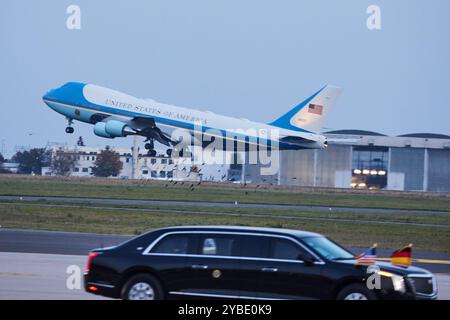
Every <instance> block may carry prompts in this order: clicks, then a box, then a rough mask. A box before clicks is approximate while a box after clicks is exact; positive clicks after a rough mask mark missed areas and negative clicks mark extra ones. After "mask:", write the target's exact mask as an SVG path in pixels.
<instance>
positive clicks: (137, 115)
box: [43, 82, 341, 156]
mask: <svg viewBox="0 0 450 320" xmlns="http://www.w3.org/2000/svg"><path fill="white" fill-rule="evenodd" d="M340 93H341V88H339V87H336V86H330V85H327V86H325V87H323V88H321V89H320V90H319V91H317V92H316V93H314V94H313V95H312V96H310V97H309V98H307V99H306V100H304V101H303V102H301V103H300V104H298V105H296V106H295V107H294V108H292V109H290V110H289V111H287V112H286V113H285V114H283V115H282V116H280V117H279V118H278V119H276V120H274V121H272V122H270V123H258V122H253V121H250V120H247V119H243V118H232V117H228V116H223V115H218V114H215V113H213V112H211V111H200V110H195V109H188V108H181V107H177V106H172V105H168V104H163V103H159V102H156V101H154V100H151V99H139V98H136V97H133V96H130V95H127V94H125V93H121V92H119V91H115V90H112V89H108V88H104V87H101V86H97V85H94V84H85V83H80V82H68V83H66V84H64V85H63V86H62V87H60V88H57V89H53V90H50V91H48V92H47V93H46V94H45V95H44V96H43V101H44V102H45V104H46V105H47V106H48V107H50V108H51V109H53V110H54V111H56V112H58V113H60V114H62V115H64V116H65V117H66V119H67V120H68V126H67V128H66V133H68V134H73V133H74V128H73V126H72V125H73V122H74V121H75V120H77V121H81V122H85V123H89V124H92V125H94V134H95V135H97V136H100V137H103V138H108V139H114V138H119V137H127V136H130V135H139V136H143V137H145V138H146V140H145V142H146V144H145V148H146V149H147V150H148V153H149V155H150V156H155V155H156V151H155V150H154V142H155V141H157V142H159V143H161V144H163V145H165V146H167V147H169V148H173V149H175V150H176V151H177V152H180V150H181V152H182V150H183V148H184V147H186V146H188V145H189V144H191V143H192V140H191V141H187V140H188V139H173V138H172V135H171V133H173V131H174V130H182V131H183V132H186V133H187V134H188V135H190V136H191V137H192V138H193V139H194V140H195V141H194V143H201V145H202V147H203V148H205V147H207V146H208V145H209V144H211V143H212V142H213V141H214V140H215V139H216V138H223V139H225V140H226V139H234V140H235V141H236V143H241V144H244V145H245V144H247V145H249V144H253V145H258V146H266V147H269V148H270V147H273V148H278V149H280V150H300V149H324V148H326V147H327V146H328V141H327V139H326V137H325V136H323V135H322V134H320V133H318V131H319V130H320V129H321V128H322V125H323V122H324V120H325V118H326V117H327V116H328V114H329V113H330V110H331V108H332V106H333V105H334V103H335V101H336V99H337V98H338V96H339V95H340ZM271 130H275V132H277V135H276V136H275V137H272V136H271V135H268V134H267V132H271ZM199 131H201V132H199ZM198 134H200V136H201V140H202V141H201V142H199V141H198V140H199V139H198ZM196 137H197V138H196ZM182 140H184V141H182ZM224 149H225V144H224ZM172 151H173V150H172V149H168V151H167V153H168V155H169V156H170V155H171V153H172Z"/></svg>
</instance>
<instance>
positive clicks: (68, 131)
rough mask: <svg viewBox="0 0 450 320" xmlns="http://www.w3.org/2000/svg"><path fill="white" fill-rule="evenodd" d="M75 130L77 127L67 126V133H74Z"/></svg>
mask: <svg viewBox="0 0 450 320" xmlns="http://www.w3.org/2000/svg"><path fill="white" fill-rule="evenodd" d="M74 132H75V129H74V128H72V127H67V128H66V133H68V134H72V133H74Z"/></svg>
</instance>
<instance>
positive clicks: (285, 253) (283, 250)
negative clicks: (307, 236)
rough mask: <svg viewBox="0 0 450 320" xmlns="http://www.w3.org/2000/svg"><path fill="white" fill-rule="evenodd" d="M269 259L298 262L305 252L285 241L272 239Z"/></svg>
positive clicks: (294, 244) (292, 243)
mask: <svg viewBox="0 0 450 320" xmlns="http://www.w3.org/2000/svg"><path fill="white" fill-rule="evenodd" d="M271 251H272V252H271V256H270V257H271V258H273V259H283V260H298V259H299V257H300V256H304V255H305V254H306V252H305V251H304V250H303V249H301V248H300V246H299V245H298V244H296V243H294V242H292V241H290V240H287V239H273V242H272V250H271Z"/></svg>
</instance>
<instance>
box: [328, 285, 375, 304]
mask: <svg viewBox="0 0 450 320" xmlns="http://www.w3.org/2000/svg"><path fill="white" fill-rule="evenodd" d="M337 300H378V296H377V295H376V294H375V292H374V291H373V290H370V289H369V288H367V287H366V286H365V285H362V284H359V283H354V284H351V285H348V286H346V287H345V288H344V289H342V290H341V291H340V292H339V293H338V295H337Z"/></svg>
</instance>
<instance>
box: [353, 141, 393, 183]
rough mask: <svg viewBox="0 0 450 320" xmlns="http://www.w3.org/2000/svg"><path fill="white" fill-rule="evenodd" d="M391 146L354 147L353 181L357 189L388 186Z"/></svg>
mask: <svg viewBox="0 0 450 320" xmlns="http://www.w3.org/2000/svg"><path fill="white" fill-rule="evenodd" d="M388 159H389V148H387V147H376V146H357V147H354V148H353V156H352V183H351V187H352V188H355V189H383V188H385V187H386V186H387V174H388V166H389V164H388Z"/></svg>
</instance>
